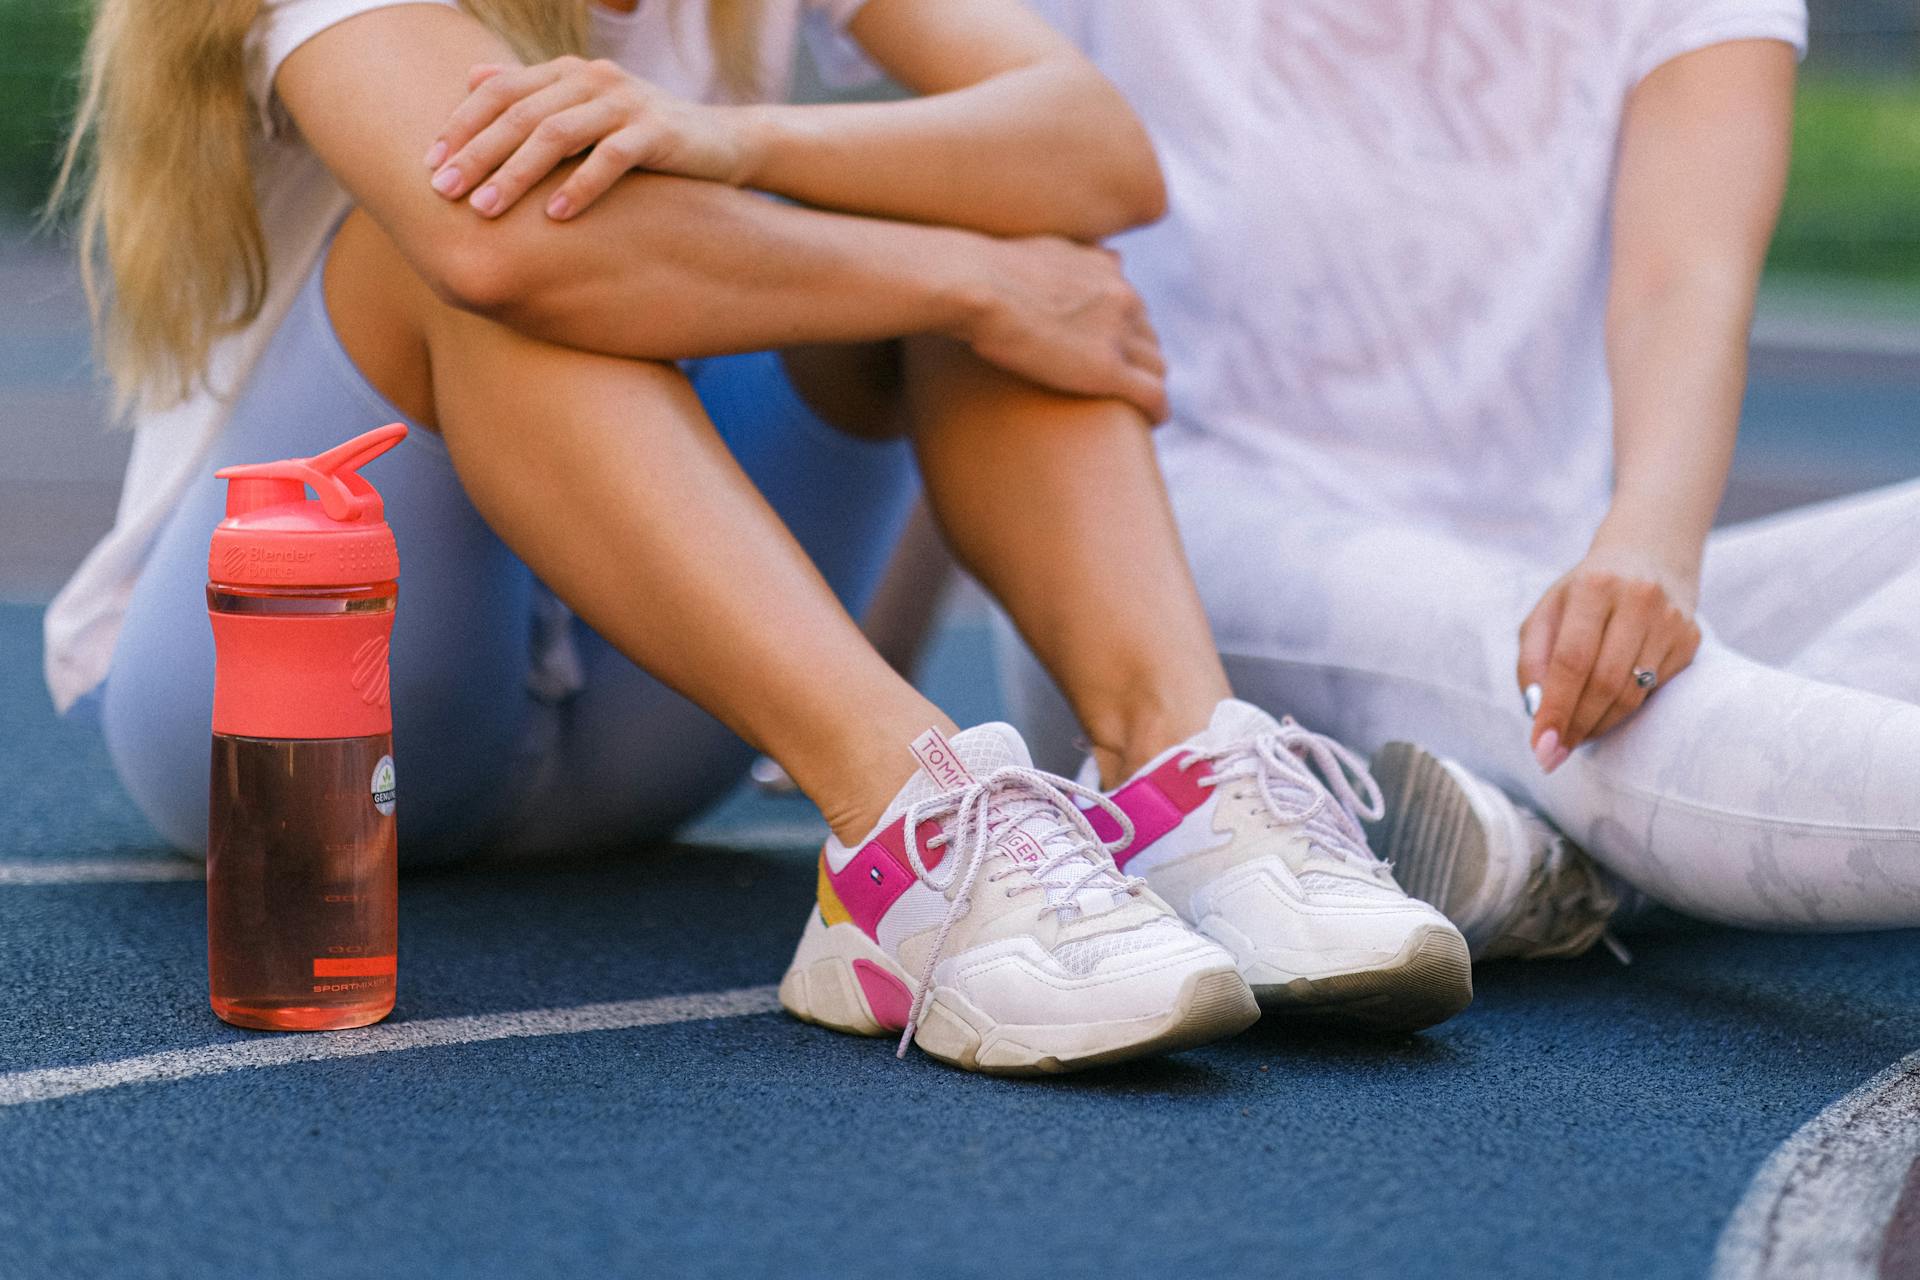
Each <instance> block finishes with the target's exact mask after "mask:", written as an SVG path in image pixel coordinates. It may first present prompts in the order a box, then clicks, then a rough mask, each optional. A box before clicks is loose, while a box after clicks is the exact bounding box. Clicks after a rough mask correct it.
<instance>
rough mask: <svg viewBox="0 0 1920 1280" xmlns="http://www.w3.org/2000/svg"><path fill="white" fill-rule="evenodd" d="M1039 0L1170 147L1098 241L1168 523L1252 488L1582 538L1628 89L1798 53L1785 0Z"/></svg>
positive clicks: (1593, 496) (1802, 15)
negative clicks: (1148, 191)
mask: <svg viewBox="0 0 1920 1280" xmlns="http://www.w3.org/2000/svg"><path fill="white" fill-rule="evenodd" d="M1039 4H1040V8H1041V9H1042V11H1043V12H1046V13H1047V14H1048V15H1049V16H1050V17H1051V18H1053V19H1054V21H1055V22H1056V23H1057V24H1058V25H1059V26H1060V27H1061V28H1062V29H1063V30H1064V31H1065V32H1066V33H1067V34H1068V35H1069V36H1070V37H1071V38H1073V39H1074V40H1075V41H1076V42H1077V43H1079V44H1080V45H1081V46H1082V47H1083V48H1084V49H1085V50H1086V51H1087V52H1088V53H1089V54H1090V55H1091V56H1092V57H1093V59H1094V60H1095V62H1097V63H1098V64H1099V65H1100V66H1101V67H1102V69H1103V70H1105V71H1106V72H1107V74H1108V75H1109V76H1111V77H1112V78H1113V79H1114V80H1115V81H1116V82H1117V83H1118V84H1119V86H1120V88H1121V89H1122V91H1123V92H1125V93H1126V95H1127V96H1128V98H1129V99H1130V100H1131V101H1132V102H1133V104H1134V106H1135V108H1136V109H1137V110H1138V111H1139V112H1140V113H1141V115H1142V116H1143V117H1144V118H1145V120H1146V122H1147V125H1148V128H1149V130H1150V131H1151V133H1152V135H1153V137H1154V141H1155V143H1156V144H1157V146H1158V148H1159V152H1160V158H1161V161H1162V163H1163V165H1164V166H1165V169H1166V174H1167V179H1168V185H1169V189H1170V193H1171V213H1170V215H1169V216H1168V217H1167V218H1166V219H1165V220H1164V221H1163V222H1161V223H1159V224H1157V225H1155V226H1153V227H1150V228H1147V229H1145V230H1143V231H1139V232H1136V233H1133V234H1131V235H1129V236H1126V237H1123V238H1122V239H1121V240H1120V241H1119V242H1118V247H1119V248H1120V250H1121V252H1122V254H1123V256H1124V258H1125V261H1126V266H1127V270H1128V274H1129V275H1130V276H1131V277H1132V279H1133V280H1134V282H1135V283H1136V285H1137V286H1138V287H1139V288H1140V290H1141V291H1142V293H1143V295H1144V296H1145V298H1146V300H1147V303H1148V306H1149V309H1150V311H1151V313H1152V316H1153V319H1154V323H1155V325H1156V326H1157V327H1158V329H1159V331H1160V336H1161V339H1162V341H1163V343H1164V346H1165V353H1166V356H1167V360H1168V364H1169V366H1170V370H1171V373H1170V388H1169V389H1170V394H1171V397H1172V400H1173V408H1174V421H1173V423H1172V424H1170V425H1169V426H1168V427H1167V428H1165V429H1163V430H1162V431H1161V432H1160V433H1159V439H1160V443H1161V452H1162V457H1163V460H1164V461H1165V463H1166V466H1167V470H1168V475H1169V479H1170V481H1171V482H1172V484H1173V485H1174V487H1175V489H1176V497H1177V498H1178V499H1179V500H1180V505H1181V507H1182V509H1183V515H1184V514H1185V513H1186V512H1187V511H1198V510H1200V509H1201V508H1203V507H1206V508H1215V507H1218V506H1220V505H1222V504H1230V503H1231V501H1232V497H1233V495H1234V494H1246V495H1257V496H1252V497H1250V498H1249V500H1256V501H1259V502H1261V503H1266V504H1276V509H1279V508H1278V504H1310V506H1311V508H1312V509H1313V510H1316V511H1339V510H1349V511H1352V512H1355V513H1356V514H1358V515H1359V516H1361V517H1362V518H1374V517H1375V516H1380V517H1385V516H1388V515H1391V516H1392V517H1393V518H1396V519H1401V520H1412V521H1416V522H1422V523H1427V524H1429V525H1431V526H1437V527H1445V528H1448V529H1451V530H1454V531H1456V532H1460V533H1464V534H1467V535H1468V536H1472V537H1476V538H1484V539H1487V540H1491V541H1493V542H1496V543H1498V544H1499V545H1501V546H1505V547H1512V548H1516V549H1521V550H1525V551H1527V552H1529V553H1538V554H1541V555H1544V556H1549V557H1553V558H1556V559H1560V558H1570V557H1571V556H1577V554H1578V553H1579V552H1580V551H1581V550H1582V549H1584V547H1585V545H1586V542H1587V539H1588V538H1589V537H1590V536H1591V533H1592V529H1593V526H1594V524H1595V523H1596V522H1597V521H1598V519H1599V518H1600V516H1601V515H1602V514H1604V511H1605V504H1606V502H1607V498H1608V493H1609V487H1610V483H1611V475H1610V473H1611V458H1612V428H1611V411H1610V397H1609V388H1608V380H1607V374H1606V366H1605V355H1604V346H1603V330H1602V323H1603V319H1604V314H1605V290H1606V282H1607V270H1608V245H1607V240H1608V224H1609V209H1610V206H1611V203H1612V190H1613V178H1614V154H1615V148H1616V143H1617V138H1618V133H1619V128H1620V122H1621V114H1622V109H1623V106H1624V103H1625V97H1626V95H1627V93H1628V91H1629V90H1630V89H1631V87H1632V86H1633V85H1634V84H1636V83H1637V82H1638V81H1639V80H1640V79H1641V78H1642V77H1644V76H1645V75H1646V74H1647V73H1648V72H1649V71H1651V70H1653V69H1654V68H1655V67H1657V66H1659V65H1660V64H1661V63H1663V62H1665V61H1667V60H1669V59H1671V58H1673V57H1676V56H1678V55H1680V54H1683V53H1686V52H1689V51H1691V50H1695V49H1699V48H1701V47H1703V46H1706V45H1709V44H1714V43H1717V42H1720V41H1726V40H1736V39H1748V38H1767V39H1775V40H1782V41H1785V42H1787V43H1789V44H1791V45H1793V46H1794V47H1795V48H1796V49H1803V48H1804V45H1805V39H1806V11H1805V6H1804V4H1803V2H1802V0H1582V2H1580V3H1568V0H1499V2H1498V3H1494V2H1492V0H1285V3H1271V4H1250V3H1247V2H1246V0H1181V2H1180V3H1178V4H1116V3H1112V2H1111V0H1039ZM1229 477H1234V479H1233V480H1232V482H1231V483H1229V482H1228V478H1229ZM1200 518H1201V517H1196V519H1200ZM1269 523H1270V522H1269Z"/></svg>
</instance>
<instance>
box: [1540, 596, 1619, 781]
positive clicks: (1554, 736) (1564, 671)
mask: <svg viewBox="0 0 1920 1280" xmlns="http://www.w3.org/2000/svg"><path fill="white" fill-rule="evenodd" d="M1611 612H1612V601H1611V599H1610V598H1609V597H1608V595H1607V594H1606V593H1605V592H1604V591H1601V590H1599V589H1598V588H1596V587H1595V586H1594V584H1593V583H1592V581H1591V580H1590V579H1584V578H1576V579H1574V581H1573V582H1572V583H1570V584H1569V585H1568V587H1567V599H1566V605H1565V607H1564V610H1563V612H1562V613H1561V616H1560V626H1559V629H1558V630H1557V631H1555V633H1554V637H1553V648H1552V650H1551V651H1550V652H1549V653H1548V655H1547V672H1546V679H1545V680H1543V681H1542V682H1541V685H1540V714H1539V715H1537V716H1535V717H1534V721H1533V726H1534V739H1533V748H1534V754H1535V756H1536V758H1537V759H1538V760H1539V761H1540V767H1541V768H1542V769H1544V770H1546V771H1547V772H1549V773H1551V772H1553V770H1555V769H1557V768H1559V767H1560V762H1561V761H1563V760H1565V759H1566V753H1567V751H1568V750H1569V748H1568V747H1567V745H1566V737H1567V727H1568V724H1569V722H1570V721H1571V720H1572V719H1573V712H1574V708H1575V707H1576V706H1578V705H1579V702H1580V693H1581V691H1582V690H1583V689H1585V688H1586V686H1587V676H1588V674H1589V673H1590V672H1591V671H1592V670H1593V664H1594V662H1595V660H1596V659H1598V658H1599V656H1600V641H1601V638H1602V637H1603V636H1604V635H1605V633H1606V627H1607V615H1608V614H1609V613H1611Z"/></svg>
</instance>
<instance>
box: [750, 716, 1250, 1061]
mask: <svg viewBox="0 0 1920 1280" xmlns="http://www.w3.org/2000/svg"><path fill="white" fill-rule="evenodd" d="M913 745H914V753H915V755H916V756H918V757H919V759H920V763H921V767H920V769H919V770H918V771H917V772H916V773H915V774H914V776H913V777H912V778H911V779H910V780H909V781H908V782H907V784H906V786H905V787H903V788H901V791H900V794H899V795H897V796H895V797H894V800H893V803H892V804H891V805H889V806H888V807H887V811H886V814H885V815H884V816H883V817H882V818H881V819H880V825H879V826H878V827H877V828H876V829H875V830H874V832H873V834H872V835H870V836H868V837H867V838H866V839H865V840H863V841H861V842H860V844H859V845H858V846H857V847H854V848H848V847H847V846H846V845H843V844H841V843H840V842H839V841H838V840H834V839H829V840H828V841H827V844H826V847H825V848H824V849H823V850H822V851H821V855H820V882H819V898H818V903H817V905H816V906H815V908H814V910H813V911H812V913H811V914H809V916H808V917H807V924H806V929H805V931H804V932H803V933H802V934H801V937H800V946H799V949H798V950H797V951H795V952H794V957H793V964H792V965H791V966H789V968H788V969H787V974H786V977H785V978H784V979H782V981H781V983H780V1003H781V1004H783V1005H785V1006H786V1008H787V1010H788V1011H789V1012H790V1013H792V1014H794V1015H795V1016H796V1017H799V1018H803V1019H805V1020H806V1021H808V1022H816V1023H819V1024H820V1025H822V1026H827V1027H832V1028H833V1029H835V1030H836V1031H846V1032H851V1033H853V1034H856V1035H884V1034H887V1033H890V1032H899V1033H901V1035H900V1052H901V1053H903V1054H904V1053H905V1052H906V1047H907V1043H908V1041H909V1040H911V1041H912V1042H913V1043H916V1044H918V1045H919V1046H920V1047H921V1048H922V1049H924V1050H926V1051H927V1052H928V1053H930V1054H932V1055H933V1056H934V1057H936V1058H939V1059H941V1060H942V1061H945V1062H950V1063H953V1064H954V1065H956V1066H961V1067H966V1068H968V1069H970V1070H975V1071H986V1072H993V1073H996V1074H1005V1075H1030V1074H1037V1073H1040V1072H1055V1071H1070V1070H1074V1069H1076V1068H1080V1067H1088V1066H1093V1065H1095V1064H1097V1063H1105V1062H1118V1061H1121V1060H1123V1059H1127V1058H1135V1057H1140V1056H1143V1055H1147V1054H1154V1053H1165V1052H1170V1051H1172V1050H1175V1049H1183V1048H1188V1047H1191V1046H1193V1045H1197V1044H1204V1043H1206V1042H1207V1041H1210V1040H1217V1039H1219V1038H1221V1037H1223V1036H1230V1035H1233V1034H1234V1033H1236V1032H1238V1031H1241V1030H1244V1029H1245V1028H1246V1027H1248V1026H1250V1025H1252V1023H1253V1022H1254V1020H1255V1019H1256V1018H1258V1017H1259V1016H1260V1010H1259V1006H1258V1005H1256V1004H1255V1003H1254V999H1253V993H1252V992H1250V991H1248V990H1247V985H1246V983H1244V982H1242V981H1241V980H1240V975H1239V974H1238V973H1236V972H1235V970H1234V964H1233V957H1231V956H1229V955H1228V954H1227V953H1226V952H1224V951H1222V950H1221V949H1220V948H1219V947H1217V946H1215V945H1214V944H1213V943H1211V942H1209V941H1207V940H1206V939H1205V938H1202V937H1199V936H1198V935H1196V934H1195V933H1194V932H1193V931H1192V930H1190V929H1188V928H1187V927H1186V926H1185V925H1184V924H1182V923H1181V922H1180V920H1179V918H1178V917H1177V916H1175V915H1174V914H1173V913H1172V912H1171V911H1169V910H1168V909H1167V907H1166V904H1165V903H1163V902H1161V901H1160V900H1159V899H1158V898H1156V897H1155V896H1154V895H1153V894H1152V893H1150V892H1148V891H1147V890H1146V888H1145V885H1144V883H1143V882H1142V881H1140V880H1138V879H1136V878H1134V877H1131V876H1123V875H1121V874H1120V872H1119V871H1118V869H1116V868H1115V866H1114V865H1113V860H1112V857H1111V856H1110V854H1109V853H1108V851H1107V848H1106V846H1105V845H1103V844H1102V843H1101V841H1100V840H1099V838H1098V837H1096V836H1095V835H1094V833H1093V829H1092V827H1090V826H1089V825H1088V822H1087V819H1086V817H1085V816H1084V815H1083V814H1082V813H1081V811H1080V809H1079V808H1078V807H1076V806H1075V805H1074V803H1073V801H1072V800H1070V799H1069V798H1068V795H1067V793H1068V792H1074V793H1082V792H1083V789H1082V788H1080V787H1078V786H1077V785H1076V784H1074V783H1072V782H1069V781H1067V780H1066V779H1065V778H1056V777H1054V776H1053V775H1051V774H1045V773H1041V772H1039V771H1037V770H1035V769H1034V768H1033V767H1032V763H1031V760H1030V759H1029V757H1028V755H1027V749H1026V745H1025V744H1024V743H1023V742H1021V740H1020V735H1019V734H1017V733H1015V732H1014V730H1013V729H1012V727H1011V726H1009V725H1004V724H984V725H980V726H977V727H975V728H973V729H969V730H967V731H966V732H964V733H959V734H956V735H954V737H953V740H952V741H951V743H949V742H948V741H947V740H946V739H945V738H944V737H942V736H941V735H940V734H939V733H937V732H934V731H931V730H930V731H929V732H928V733H927V734H925V735H923V736H922V737H921V738H920V739H918V740H917V741H916V742H915V743H914V744H913ZM1091 798H1092V799H1093V800H1095V801H1098V802H1100V803H1102V804H1104V803H1105V802H1104V801H1100V797H1099V795H1098V793H1097V792H1095V793H1092V796H1091Z"/></svg>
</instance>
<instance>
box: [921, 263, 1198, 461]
mask: <svg viewBox="0 0 1920 1280" xmlns="http://www.w3.org/2000/svg"><path fill="white" fill-rule="evenodd" d="M987 243H988V244H989V245H991V246H992V248H991V250H990V253H991V261H990V264H989V276H988V281H989V283H988V286H987V289H986V291H985V294H984V297H983V299H982V300H981V301H980V303H979V304H978V305H977V306H975V307H974V308H972V310H971V312H970V319H969V320H968V322H967V324H966V325H965V327H964V328H963V329H962V331H961V332H959V333H958V334H956V336H957V337H959V338H960V339H961V340H962V341H964V342H966V343H967V345H968V346H970V347H972V348H973V350H974V352H975V353H976V354H978V355H979V356H980V357H981V358H982V359H984V360H986V361H988V362H990V363H992V364H996V365H999V366H1000V367H1001V368H1002V369H1005V370H1007V371H1008V372H1010V373H1017V374H1019V375H1020V376H1021V377H1024V378H1026V379H1028V380H1030V381H1032V382H1037V383H1039V384H1040V385H1042V386H1045V387H1051V388H1053V389H1054V390H1055V391H1064V392H1068V393H1069V394H1073V395H1082V396H1103V397H1113V398H1115V399H1120V400H1125V401H1128V402H1129V403H1131V404H1133V405H1134V406H1135V407H1136V408H1138V409H1139V410H1140V412H1142V413H1144V414H1145V415H1146V416H1147V419H1148V421H1150V422H1155V423H1158V422H1162V421H1164V420H1165V419H1166V416H1167V391H1166V375H1167V367H1166V364H1165V362H1164V361H1162V360H1161V358H1160V340H1159V338H1158V337H1156V336H1155V334H1154V332H1153V326H1152V325H1150V324H1149V323H1148V322H1147V309H1146V306H1145V305H1144V304H1143V303H1142V302H1141V301H1140V297H1139V295H1138V294H1136V293H1134V291H1133V286H1131V285H1129V284H1128V283H1127V280H1126V277H1125V276H1123V275H1121V274H1120V257H1119V255H1118V254H1116V253H1114V252H1112V251H1111V250H1108V249H1097V248H1089V247H1088V246H1086V245H1082V244H1076V243H1074V242H1073V241H1071V240H1063V239H1060V238H1059V237H1056V236H1030V237H1026V238H1024V239H1018V240H997V241H988V242H987Z"/></svg>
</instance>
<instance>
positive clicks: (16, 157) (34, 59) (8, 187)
mask: <svg viewBox="0 0 1920 1280" xmlns="http://www.w3.org/2000/svg"><path fill="white" fill-rule="evenodd" d="M86 32H87V8H86V6H85V4H83V3H78V2H77V0H0V214H14V215H18V216H23V217H24V216H28V215H31V214H32V213H34V212H35V211H36V210H37V209H38V208H39V205H40V203H41V201H43V200H44V199H45V198H46V194H47V189H48V187H50V186H51V185H52V182H53V175H54V171H55V169H56V167H57V166H58V163H59V156H60V145H61V139H62V136H63V131H64V130H65V128H66V123H67V120H68V118H69V117H70V115H71V113H72V110H73V98H74V94H75V93H76V92H77V83H76V79H75V71H74V68H75V66H76V65H77V64H78V62H79V59H80V46H81V45H82V43H84V41H85V39H86Z"/></svg>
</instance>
